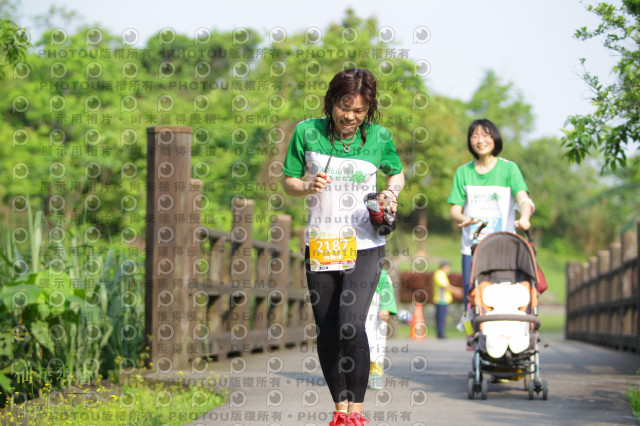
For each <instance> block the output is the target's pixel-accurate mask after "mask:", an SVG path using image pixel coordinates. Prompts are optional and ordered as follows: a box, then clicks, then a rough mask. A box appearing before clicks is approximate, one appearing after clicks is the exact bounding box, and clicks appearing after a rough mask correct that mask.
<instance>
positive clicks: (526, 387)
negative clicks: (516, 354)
mask: <svg viewBox="0 0 640 426" xmlns="http://www.w3.org/2000/svg"><path fill="white" fill-rule="evenodd" d="M530 381H531V374H525V376H524V390H526V391H527V390H529V382H530Z"/></svg>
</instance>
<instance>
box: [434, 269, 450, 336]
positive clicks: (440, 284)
mask: <svg viewBox="0 0 640 426" xmlns="http://www.w3.org/2000/svg"><path fill="white" fill-rule="evenodd" d="M449 272H451V265H450V264H449V262H448V261H446V260H443V261H442V262H440V267H439V268H438V270H437V271H436V272H435V273H434V274H433V304H434V305H435V306H436V328H437V329H438V339H444V338H445V337H446V336H445V333H444V329H445V324H446V322H447V310H448V309H449V305H450V304H451V302H453V295H452V292H453V291H455V289H454V288H453V286H452V285H451V283H450V282H449Z"/></svg>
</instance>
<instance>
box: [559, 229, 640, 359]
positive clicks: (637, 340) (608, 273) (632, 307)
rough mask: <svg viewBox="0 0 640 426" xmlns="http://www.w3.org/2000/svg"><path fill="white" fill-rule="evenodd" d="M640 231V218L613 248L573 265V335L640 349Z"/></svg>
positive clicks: (570, 269) (570, 315) (569, 313)
mask: <svg viewBox="0 0 640 426" xmlns="http://www.w3.org/2000/svg"><path fill="white" fill-rule="evenodd" d="M639 234H640V222H639V223H638V229H637V232H636V233H630V234H624V235H622V236H621V238H620V241H618V242H615V243H613V244H611V245H610V248H609V250H603V251H599V252H598V254H597V256H594V257H591V258H589V261H588V262H586V263H580V262H570V263H569V264H568V265H567V322H566V336H567V338H568V339H573V340H581V341H584V342H589V343H595V344H599V345H605V346H609V347H613V348H617V349H622V350H631V351H635V352H639V353H640V284H639V283H640V258H639V257H638V252H639V250H638V243H639V242H640V238H639V237H638V236H639Z"/></svg>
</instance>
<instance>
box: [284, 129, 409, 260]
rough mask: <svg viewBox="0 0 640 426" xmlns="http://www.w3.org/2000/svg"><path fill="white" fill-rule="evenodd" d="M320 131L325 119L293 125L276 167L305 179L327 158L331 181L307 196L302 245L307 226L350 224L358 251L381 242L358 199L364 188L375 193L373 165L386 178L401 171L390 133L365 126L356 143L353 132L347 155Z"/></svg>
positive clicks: (335, 227)
mask: <svg viewBox="0 0 640 426" xmlns="http://www.w3.org/2000/svg"><path fill="white" fill-rule="evenodd" d="M326 130H327V119H326V118H311V119H308V120H305V121H302V122H300V123H298V125H297V126H296V128H295V130H294V131H293V136H292V137H291V142H290V144H289V149H288V151H287V156H286V158H285V160H284V165H283V167H282V172H283V173H284V174H285V175H287V176H291V177H303V176H306V179H307V180H312V179H313V178H314V177H315V176H316V175H317V173H318V171H324V170H325V168H326V167H327V163H328V162H329V159H331V161H330V163H329V168H328V169H327V175H329V177H331V179H332V182H331V183H330V184H329V185H327V187H326V188H325V190H324V191H323V192H321V193H319V194H311V195H309V196H308V209H309V221H308V226H307V238H306V242H307V244H308V243H309V239H308V238H309V228H316V229H320V230H322V231H325V230H339V229H340V228H342V227H344V226H352V227H354V228H355V230H356V238H357V249H358V250H364V249H368V248H373V247H378V246H381V245H384V241H385V240H384V236H380V235H378V234H377V233H376V232H375V230H374V228H373V226H372V225H371V222H370V221H369V213H368V211H367V208H366V206H365V205H364V197H365V195H367V194H368V193H370V192H377V190H376V172H377V171H378V169H380V170H382V171H383V173H385V174H386V175H387V176H392V175H395V174H398V173H400V172H401V171H402V164H401V163H400V158H399V157H398V153H397V152H396V148H395V146H394V144H393V138H392V136H391V131H389V129H386V128H384V127H382V126H379V125H377V124H370V123H369V124H366V125H365V131H366V134H367V142H366V143H365V144H364V146H362V137H361V134H360V131H358V132H357V133H356V136H355V139H354V140H353V141H352V142H351V145H350V146H349V147H350V150H349V152H348V153H347V152H344V149H343V146H342V143H341V142H340V140H338V139H336V140H335V148H334V147H332V146H331V141H330V140H329V139H328V138H327V136H326V134H327V131H326ZM331 155H333V157H331Z"/></svg>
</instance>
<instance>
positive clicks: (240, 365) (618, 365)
mask: <svg viewBox="0 0 640 426" xmlns="http://www.w3.org/2000/svg"><path fill="white" fill-rule="evenodd" d="M389 343H390V345H389V350H391V351H392V353H390V357H391V360H392V362H393V365H392V367H391V368H390V370H389V372H388V373H387V375H386V377H387V381H388V386H387V387H386V388H385V389H383V390H380V391H371V390H369V391H368V392H367V395H366V399H365V411H366V414H367V417H368V418H369V419H370V420H371V423H370V424H369V425H370V426H396V425H398V426H400V425H411V426H422V425H477V424H541V425H605V424H606V425H610V424H635V425H637V424H640V423H639V422H638V421H637V419H636V418H635V416H634V415H633V412H632V411H631V408H630V406H629V403H628V401H627V398H626V397H625V396H624V393H625V392H626V391H627V390H628V387H629V384H631V383H633V384H640V376H638V375H636V371H637V370H638V369H639V368H640V355H637V354H633V353H625V352H618V351H614V350H610V349H606V348H601V347H597V346H591V345H587V344H582V343H578V342H572V341H563V340H562V339H561V338H557V339H555V340H554V339H551V340H550V341H548V343H549V346H548V347H547V348H542V349H541V353H540V358H541V371H542V377H543V378H546V379H547V380H548V383H549V400H548V401H542V400H541V399H539V398H536V399H534V400H533V401H531V400H529V399H528V396H527V395H528V394H527V392H525V391H524V386H523V382H522V381H519V382H509V383H506V384H491V385H490V387H489V397H488V399H487V400H481V399H475V400H469V399H468V398H467V391H466V386H467V385H466V384H467V372H468V371H469V369H470V366H471V352H466V351H465V350H464V341H463V340H460V339H450V340H435V339H427V340H424V341H418V342H416V341H411V340H395V339H392V340H390V341H389ZM393 351H395V352H393ZM210 367H211V369H213V370H214V371H216V372H217V373H218V374H220V375H222V377H221V378H220V380H219V383H222V384H229V385H230V394H229V401H228V402H227V403H226V404H225V405H224V406H220V407H218V408H216V409H214V410H212V411H210V412H209V413H207V414H206V415H204V416H202V417H200V418H198V419H196V420H195V421H192V423H190V424H191V425H193V426H195V425H215V426H226V425H229V426H257V425H260V426H294V425H295V426H320V425H322V426H326V425H328V423H329V421H330V420H331V417H330V415H331V410H332V407H333V405H332V402H331V399H330V396H329V392H328V390H327V388H326V386H325V384H324V379H323V378H322V373H321V371H320V369H319V365H318V362H317V357H316V354H315V347H311V348H306V349H305V348H295V349H289V350H284V351H276V352H273V353H270V354H254V355H252V356H248V357H246V359H245V360H244V361H242V360H235V361H233V360H230V361H227V362H220V363H215V364H211V365H210ZM230 372H231V374H230ZM477 397H478V398H479V395H478V396H477ZM191 420H193V419H191Z"/></svg>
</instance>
